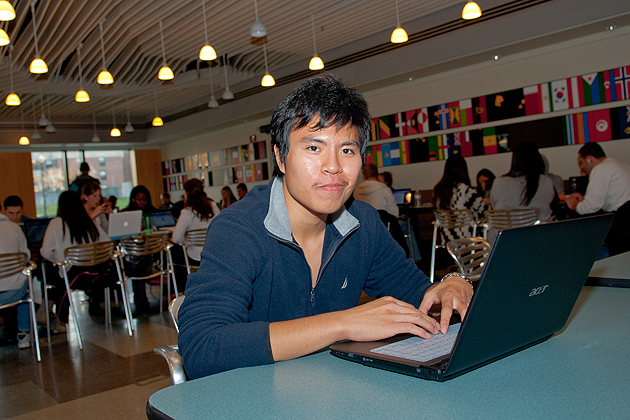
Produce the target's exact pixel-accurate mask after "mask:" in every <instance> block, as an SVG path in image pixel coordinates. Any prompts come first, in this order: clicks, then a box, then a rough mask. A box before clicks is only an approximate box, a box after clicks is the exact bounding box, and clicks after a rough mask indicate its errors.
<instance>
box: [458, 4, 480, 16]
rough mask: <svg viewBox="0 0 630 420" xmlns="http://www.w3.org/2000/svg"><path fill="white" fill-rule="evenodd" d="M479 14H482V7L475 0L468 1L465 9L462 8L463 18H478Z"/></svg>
mask: <svg viewBox="0 0 630 420" xmlns="http://www.w3.org/2000/svg"><path fill="white" fill-rule="evenodd" d="M479 16H481V8H480V7H479V5H478V4H477V3H475V2H474V1H469V2H468V3H466V6H464V10H462V19H466V20H470V19H477V18H478V17H479Z"/></svg>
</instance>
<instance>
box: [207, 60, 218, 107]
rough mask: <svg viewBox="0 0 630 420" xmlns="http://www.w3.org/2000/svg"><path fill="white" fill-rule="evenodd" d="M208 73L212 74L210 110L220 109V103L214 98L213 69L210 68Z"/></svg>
mask: <svg viewBox="0 0 630 420" xmlns="http://www.w3.org/2000/svg"><path fill="white" fill-rule="evenodd" d="M208 73H209V74H210V101H209V102H208V108H218V107H219V102H217V98H215V97H214V86H213V84H214V83H213V81H212V67H208Z"/></svg>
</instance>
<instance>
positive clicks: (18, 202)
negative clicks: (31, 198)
mask: <svg viewBox="0 0 630 420" xmlns="http://www.w3.org/2000/svg"><path fill="white" fill-rule="evenodd" d="M2 213H3V214H4V215H5V216H7V217H8V218H9V220H10V221H12V222H13V223H24V221H25V220H29V219H30V217H26V216H24V202H23V201H22V199H21V198H20V197H18V196H17V195H10V196H8V197H7V198H5V199H4V208H3V209H2Z"/></svg>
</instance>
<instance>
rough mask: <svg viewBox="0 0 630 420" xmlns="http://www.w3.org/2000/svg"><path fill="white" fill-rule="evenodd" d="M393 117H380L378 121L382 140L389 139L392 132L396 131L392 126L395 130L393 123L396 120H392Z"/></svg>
mask: <svg viewBox="0 0 630 420" xmlns="http://www.w3.org/2000/svg"><path fill="white" fill-rule="evenodd" d="M392 117H393V116H392V115H385V116H384V117H380V118H379V119H378V127H379V132H380V134H379V138H380V139H381V140H383V139H389V138H391V137H392V132H393V131H394V130H393V129H392V126H393V127H394V128H395V127H396V126H395V124H392V121H393V120H394V118H392Z"/></svg>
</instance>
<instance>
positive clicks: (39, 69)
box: [29, 0, 48, 74]
mask: <svg viewBox="0 0 630 420" xmlns="http://www.w3.org/2000/svg"><path fill="white" fill-rule="evenodd" d="M35 3H37V0H33V1H32V2H31V14H32V15H33V18H32V21H33V37H34V38H35V58H34V59H33V61H31V66H30V67H29V70H30V72H31V73H33V74H42V73H47V72H48V66H47V65H46V62H45V61H44V60H42V59H41V55H39V45H38V44H37V24H36V23H35Z"/></svg>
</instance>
